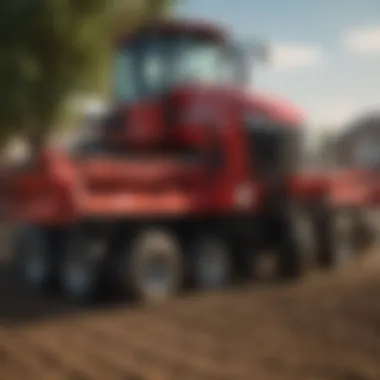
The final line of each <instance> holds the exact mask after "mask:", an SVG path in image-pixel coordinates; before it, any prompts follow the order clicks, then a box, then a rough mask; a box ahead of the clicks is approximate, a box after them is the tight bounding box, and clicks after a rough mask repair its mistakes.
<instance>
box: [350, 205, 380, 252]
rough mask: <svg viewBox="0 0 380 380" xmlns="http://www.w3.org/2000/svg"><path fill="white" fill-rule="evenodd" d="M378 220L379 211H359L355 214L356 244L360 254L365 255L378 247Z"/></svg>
mask: <svg viewBox="0 0 380 380" xmlns="http://www.w3.org/2000/svg"><path fill="white" fill-rule="evenodd" d="M378 219H379V213H378V211H377V210H375V211H367V210H357V212H355V213H354V216H353V223H354V227H353V229H354V231H353V234H354V244H355V246H356V249H357V251H358V253H359V254H362V253H365V252H367V251H368V250H370V249H372V248H373V247H375V246H376V245H377V243H378V228H377V226H378V225H379V223H378Z"/></svg>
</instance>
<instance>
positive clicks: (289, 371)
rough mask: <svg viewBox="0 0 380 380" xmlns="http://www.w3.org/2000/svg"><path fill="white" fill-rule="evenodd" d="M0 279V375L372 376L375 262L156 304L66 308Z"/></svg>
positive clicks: (358, 379) (377, 287)
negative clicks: (297, 280) (297, 279)
mask: <svg viewBox="0 0 380 380" xmlns="http://www.w3.org/2000/svg"><path fill="white" fill-rule="evenodd" d="M14 282H15V281H14V279H12V278H11V276H10V274H9V273H8V272H7V270H6V269H3V271H2V273H1V282H0V289H1V291H0V322H1V328H0V379H1V380H3V379H4V380H15V379H20V380H27V379H28V380H34V379H36V380H45V379H46V380H47V379H49V380H58V379H59V380H89V379H93V380H106V379H107V380H147V379H152V380H153V379H154V380H156V379H157V380H158V379H165V380H169V379H170V380H204V379H213V380H218V379H220V380H229V379H231V380H239V379H247V380H248V379H249V380H273V379H281V380H288V379H289V380H299V379H302V380H305V379H306V380H324V379H326V380H379V379H380V302H379V293H380V264H379V263H378V260H377V258H376V255H373V256H372V257H370V258H367V259H366V261H365V262H363V263H361V264H360V265H359V266H357V267H355V268H350V269H348V270H346V271H344V272H342V273H340V274H339V275H336V276H333V275H330V274H327V275H326V274H323V275H315V276H314V277H311V278H309V279H307V280H305V282H304V283H302V284H294V285H290V286H288V285H287V286H280V285H278V284H277V285H276V284H272V285H263V284H261V285H260V284H259V285H256V286H255V287H254V286H252V288H246V289H239V290H233V291H231V292H229V293H226V294H203V295H196V296H191V297H190V296H189V297H185V298H181V299H178V300H174V301H171V302H169V303H168V304H165V305H160V306H159V307H154V308H153V307H150V308H147V307H146V308H143V307H139V308H137V307H135V308H132V307H131V306H128V305H118V306H115V305H113V306H108V308H104V309H101V308H98V309H93V310H75V309H73V308H72V309H70V308H69V307H68V306H67V305H65V304H63V303H62V301H58V300H54V299H49V298H46V297H45V298H43V297H36V296H35V295H33V294H31V293H30V292H28V291H27V290H25V289H23V288H22V287H21V286H20V285H18V286H17V285H16V284H15V283H14Z"/></svg>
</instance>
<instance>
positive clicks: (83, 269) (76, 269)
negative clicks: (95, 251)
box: [63, 260, 91, 298]
mask: <svg viewBox="0 0 380 380" xmlns="http://www.w3.org/2000/svg"><path fill="white" fill-rule="evenodd" d="M63 272H64V273H63V279H64V280H63V283H64V287H65V290H66V292H67V293H68V294H69V295H70V296H71V297H73V298H80V297H82V296H83V295H84V294H86V293H87V292H88V289H89V288H90V286H91V276H90V273H89V270H88V268H87V265H86V264H85V263H80V262H76V261H75V260H73V261H72V262H68V263H66V265H65V268H64V271H63Z"/></svg>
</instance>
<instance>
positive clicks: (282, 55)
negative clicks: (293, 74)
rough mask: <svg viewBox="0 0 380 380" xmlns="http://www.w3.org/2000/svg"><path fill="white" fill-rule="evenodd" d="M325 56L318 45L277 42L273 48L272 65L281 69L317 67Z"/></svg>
mask: <svg viewBox="0 0 380 380" xmlns="http://www.w3.org/2000/svg"><path fill="white" fill-rule="evenodd" d="M323 58H324V55H323V50H322V49H321V48H320V47H318V46H312V45H295V44H277V45H274V46H273V47H272V48H271V57H270V65H271V66H273V67H274V68H276V69H281V70H283V69H298V68H305V67H315V66H318V65H320V64H321V63H322V62H323Z"/></svg>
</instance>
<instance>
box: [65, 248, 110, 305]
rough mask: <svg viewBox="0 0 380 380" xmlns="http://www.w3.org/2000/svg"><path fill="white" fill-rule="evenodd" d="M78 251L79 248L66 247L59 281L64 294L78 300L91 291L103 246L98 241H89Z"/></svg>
mask: <svg viewBox="0 0 380 380" xmlns="http://www.w3.org/2000/svg"><path fill="white" fill-rule="evenodd" d="M74 246H75V244H74ZM80 251H81V250H80V249H79V248H78V250H76V249H74V248H73V247H71V248H69V249H68V251H67V252H66V255H65V258H64V260H63V263H62V272H61V282H62V286H63V288H64V290H65V292H66V294H67V295H68V296H69V297H70V298H72V299H78V300H79V299H81V298H85V297H87V296H89V295H90V294H91V293H92V291H93V287H94V285H95V281H96V278H97V268H98V264H99V260H100V258H101V257H102V254H103V252H104V246H103V245H102V244H98V242H89V243H85V245H84V247H83V246H82V252H80Z"/></svg>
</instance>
